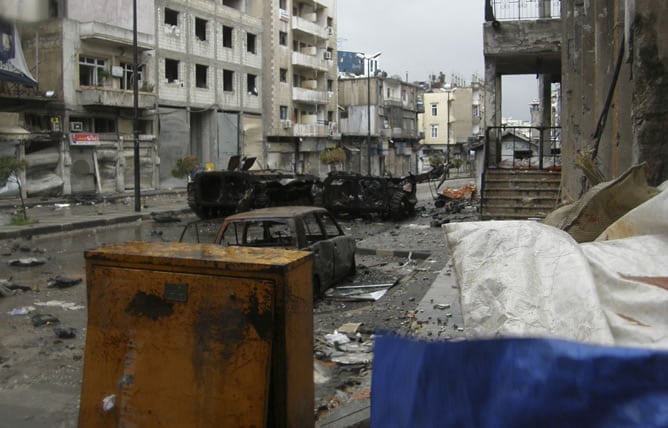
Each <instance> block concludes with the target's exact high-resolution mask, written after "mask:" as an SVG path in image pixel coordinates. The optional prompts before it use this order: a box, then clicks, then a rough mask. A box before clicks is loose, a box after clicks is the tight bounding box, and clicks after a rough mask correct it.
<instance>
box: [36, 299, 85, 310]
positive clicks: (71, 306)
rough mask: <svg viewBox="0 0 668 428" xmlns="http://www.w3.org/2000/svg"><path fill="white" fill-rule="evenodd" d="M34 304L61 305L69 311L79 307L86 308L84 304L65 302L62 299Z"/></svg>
mask: <svg viewBox="0 0 668 428" xmlns="http://www.w3.org/2000/svg"><path fill="white" fill-rule="evenodd" d="M34 304H35V305H36V306H47V307H54V306H55V307H60V308H62V309H65V310H68V311H76V310H78V309H83V308H84V307H83V306H81V305H77V304H76V303H71V302H63V301H61V300H49V301H48V302H35V303H34Z"/></svg>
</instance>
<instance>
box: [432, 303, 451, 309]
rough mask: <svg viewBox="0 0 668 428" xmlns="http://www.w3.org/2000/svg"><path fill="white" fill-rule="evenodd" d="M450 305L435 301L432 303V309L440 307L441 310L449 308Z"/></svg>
mask: <svg viewBox="0 0 668 428" xmlns="http://www.w3.org/2000/svg"><path fill="white" fill-rule="evenodd" d="M450 307H451V306H450V304H449V303H437V304H435V305H434V309H441V310H444V309H450Z"/></svg>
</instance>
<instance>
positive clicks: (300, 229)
mask: <svg viewBox="0 0 668 428" xmlns="http://www.w3.org/2000/svg"><path fill="white" fill-rule="evenodd" d="M214 243H216V244H220V245H224V246H242V247H275V248H285V249H294V250H302V251H311V252H312V253H313V255H314V260H313V293H314V296H317V295H320V294H322V292H324V291H325V290H326V289H328V288H329V287H331V286H332V285H334V284H335V283H337V282H338V281H340V280H341V279H343V278H345V277H347V276H349V275H353V274H354V273H355V240H354V239H353V238H352V237H350V236H346V235H345V234H344V233H343V230H342V229H341V226H339V224H338V223H337V222H336V220H335V219H334V217H333V216H332V215H331V214H330V213H329V212H328V211H327V210H326V209H324V208H320V207H306V206H290V207H274V208H264V209H257V210H252V211H247V212H243V213H239V214H234V215H231V216H229V217H227V218H226V219H225V220H224V222H223V223H222V225H221V226H220V229H219V231H218V234H217V236H216V237H215V239H214Z"/></svg>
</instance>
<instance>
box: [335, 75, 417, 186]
mask: <svg viewBox="0 0 668 428" xmlns="http://www.w3.org/2000/svg"><path fill="white" fill-rule="evenodd" d="M422 92H423V90H422V88H421V87H420V86H418V85H414V84H411V83H407V82H404V81H402V80H401V79H400V78H398V77H387V76H385V75H384V74H383V73H378V74H377V75H376V76H374V77H370V78H366V77H364V78H363V77H360V78H341V79H339V105H340V113H339V114H340V124H341V126H340V130H341V146H342V147H343V148H344V149H345V150H346V154H347V160H346V169H347V170H349V171H355V172H359V173H361V174H370V175H384V174H391V175H393V176H403V175H407V174H408V173H416V172H417V170H418V165H417V160H418V156H417V151H418V149H419V144H418V142H419V141H420V139H421V138H422V134H421V132H420V131H419V130H418V112H422V111H423V105H422V96H423V93H422ZM368 94H370V97H368V96H367V95H368ZM369 113H370V114H369ZM369 125H370V126H369ZM369 137H370V138H369Z"/></svg>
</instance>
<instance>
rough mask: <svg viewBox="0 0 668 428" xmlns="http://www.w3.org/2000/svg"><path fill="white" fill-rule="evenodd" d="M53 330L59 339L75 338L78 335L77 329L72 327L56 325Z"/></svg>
mask: <svg viewBox="0 0 668 428" xmlns="http://www.w3.org/2000/svg"><path fill="white" fill-rule="evenodd" d="M53 332H54V333H55V334H56V337H58V339H74V338H75V337H77V330H76V329H75V328H72V327H66V328H65V327H54V328H53Z"/></svg>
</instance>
